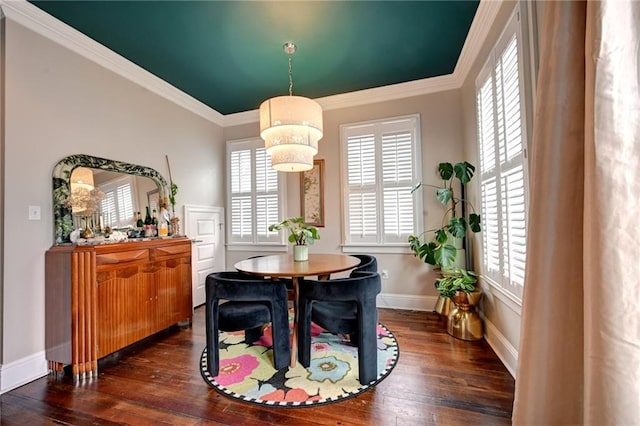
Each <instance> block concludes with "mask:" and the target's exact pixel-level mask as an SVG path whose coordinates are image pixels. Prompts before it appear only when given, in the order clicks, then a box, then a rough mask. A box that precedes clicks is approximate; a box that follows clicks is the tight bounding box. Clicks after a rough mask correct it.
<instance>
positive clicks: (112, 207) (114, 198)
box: [99, 176, 134, 228]
mask: <svg viewBox="0 0 640 426" xmlns="http://www.w3.org/2000/svg"><path fill="white" fill-rule="evenodd" d="M99 189H100V191H102V192H103V193H104V198H103V199H102V201H100V208H101V211H102V213H103V215H104V221H105V222H104V223H105V225H108V226H111V227H112V228H114V227H115V228H119V227H125V226H128V225H132V224H133V222H134V212H133V198H134V193H133V177H132V176H127V177H123V178H118V179H115V180H111V181H109V182H105V183H103V184H101V185H100V188H99Z"/></svg>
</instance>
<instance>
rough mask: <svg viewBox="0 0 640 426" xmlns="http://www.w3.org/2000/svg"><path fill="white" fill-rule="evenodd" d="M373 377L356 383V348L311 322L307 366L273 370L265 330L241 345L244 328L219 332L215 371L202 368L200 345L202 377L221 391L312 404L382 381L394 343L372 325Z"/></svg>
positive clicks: (283, 403) (275, 402) (273, 402)
mask: <svg viewBox="0 0 640 426" xmlns="http://www.w3.org/2000/svg"><path fill="white" fill-rule="evenodd" d="M377 334H378V342H377V348H378V378H377V380H376V381H374V382H373V383H370V384H368V385H361V384H360V382H359V381H358V348H357V347H356V346H354V345H352V344H351V343H350V342H349V341H348V340H347V339H346V338H345V337H344V336H340V335H334V334H331V333H327V332H324V331H323V330H322V329H320V328H319V327H317V326H316V325H315V324H313V326H312V343H311V362H310V365H309V368H304V367H302V366H301V365H300V363H297V364H296V366H295V367H294V368H291V367H288V368H285V369H282V370H279V371H278V370H276V369H274V368H273V351H272V349H271V344H272V339H271V330H270V328H267V329H266V330H265V332H264V335H263V336H262V337H261V338H260V340H258V341H256V342H253V343H250V344H247V343H246V342H245V341H244V332H221V333H220V370H219V374H218V376H216V377H211V375H210V374H209V373H208V372H207V357H206V351H207V349H206V348H205V349H204V351H203V353H202V357H201V363H200V369H201V373H202V376H203V378H204V379H205V381H206V382H207V383H209V384H210V385H211V386H212V387H213V388H214V389H216V390H218V391H219V392H221V393H223V394H224V395H227V396H230V397H233V398H236V399H239V400H242V401H248V402H252V403H256V404H268V405H270V406H278V407H299V406H313V405H318V404H322V403H329V402H336V401H339V400H342V399H345V398H349V397H353V396H355V395H358V394H359V393H361V392H364V391H365V390H367V389H369V388H370V387H372V386H373V385H375V384H376V383H378V382H379V381H381V380H382V379H384V378H385V377H386V376H387V375H388V374H389V373H390V372H391V370H392V369H393V367H395V365H396V363H397V360H398V343H397V341H396V339H395V337H394V336H393V334H392V333H391V332H390V331H389V330H387V329H386V328H385V327H384V326H383V325H382V324H378V327H377Z"/></svg>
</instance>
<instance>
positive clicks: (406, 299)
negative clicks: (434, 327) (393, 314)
mask: <svg viewBox="0 0 640 426" xmlns="http://www.w3.org/2000/svg"><path fill="white" fill-rule="evenodd" d="M437 300H438V297H437V296H407V295H405V294H391V293H380V294H379V295H378V308H392V309H406V310H412V311H433V307H434V306H435V304H436V301H437Z"/></svg>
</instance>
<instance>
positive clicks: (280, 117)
mask: <svg viewBox="0 0 640 426" xmlns="http://www.w3.org/2000/svg"><path fill="white" fill-rule="evenodd" d="M284 51H285V52H286V53H287V55H289V96H277V97H274V98H271V99H267V100H266V101H264V102H263V103H262V104H261V105H260V137H261V138H262V139H264V141H265V148H266V149H267V153H268V154H269V155H270V156H271V166H272V167H273V168H274V169H276V170H278V171H283V172H302V171H305V170H311V168H312V167H313V156H314V155H316V154H317V153H318V141H319V140H320V138H322V108H321V107H320V104H318V103H317V102H316V101H314V100H311V99H309V98H305V97H302V96H293V74H292V66H291V61H292V56H293V54H294V52H295V51H296V45H295V44H293V43H285V45H284Z"/></svg>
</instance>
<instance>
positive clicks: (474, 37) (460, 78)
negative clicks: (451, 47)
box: [453, 0, 502, 88]
mask: <svg viewBox="0 0 640 426" xmlns="http://www.w3.org/2000/svg"><path fill="white" fill-rule="evenodd" d="M501 6H502V0H481V1H480V4H479V5H478V10H477V11H476V16H475V17H474V18H473V22H472V23H471V28H469V33H468V34H467V38H466V40H465V42H464V46H462V51H461V52H460V56H459V57H458V63H457V64H456V68H455V69H454V71H453V76H454V78H455V80H456V84H457V87H458V88H460V87H462V85H463V84H464V82H465V80H466V79H467V76H468V75H469V71H471V67H472V66H473V63H474V62H475V60H476V58H477V57H478V54H479V53H480V48H481V47H482V45H483V44H484V41H485V40H486V38H487V35H488V34H489V30H490V29H491V27H492V26H493V22H494V21H495V19H496V16H497V15H498V11H499V10H500V7H501Z"/></svg>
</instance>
